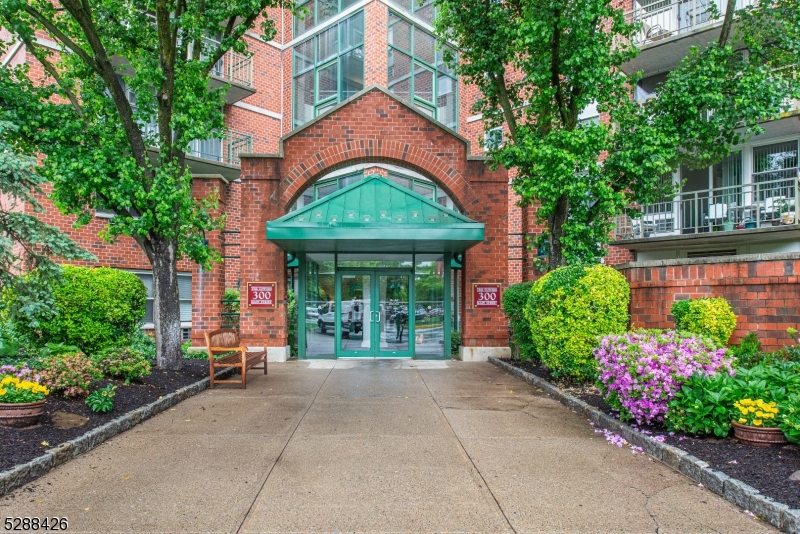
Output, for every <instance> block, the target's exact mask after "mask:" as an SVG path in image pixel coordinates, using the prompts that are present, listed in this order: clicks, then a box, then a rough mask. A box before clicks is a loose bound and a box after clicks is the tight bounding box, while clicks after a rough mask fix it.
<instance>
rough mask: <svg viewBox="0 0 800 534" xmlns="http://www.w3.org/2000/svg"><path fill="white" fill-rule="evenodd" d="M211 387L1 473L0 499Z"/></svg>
mask: <svg viewBox="0 0 800 534" xmlns="http://www.w3.org/2000/svg"><path fill="white" fill-rule="evenodd" d="M233 371H234V368H230V369H225V370H222V371H220V372H219V373H217V374H216V375H214V376H215V377H216V378H225V377H226V376H227V375H229V374H232V372H233ZM208 386H209V380H208V377H206V378H204V379H202V380H200V381H198V382H195V383H194V384H189V385H188V386H185V387H182V388H181V389H178V390H176V391H173V392H172V393H169V394H167V395H164V396H163V397H160V398H159V399H158V400H156V401H154V402H151V403H150V404H145V405H144V406H140V407H139V408H136V409H135V410H131V411H130V412H128V413H126V414H124V415H122V416H120V417H117V418H116V419H113V420H111V421H109V422H108V423H106V424H104V425H101V426H99V427H97V428H94V429H92V430H90V431H89V432H87V433H86V434H83V435H82V436H78V437H77V438H75V439H71V440H69V441H65V442H64V443H62V444H61V445H58V446H57V447H53V448H52V449H48V450H47V451H46V452H45V453H44V454H43V455H41V456H39V457H38V458H34V459H33V460H31V461H30V462H27V463H24V464H19V465H17V466H15V467H12V468H11V469H9V470H8V471H3V472H2V473H0V496H2V495H5V494H6V493H9V492H11V491H13V490H15V489H17V488H19V487H21V486H23V485H25V484H27V483H28V482H31V481H33V480H34V479H37V478H39V477H40V476H42V475H44V474H45V473H47V472H48V471H50V470H51V469H53V468H55V467H56V466H58V465H61V464H63V463H66V462H68V461H69V460H71V459H72V458H74V457H76V456H78V455H79V454H83V453H84V452H87V451H90V450H92V449H94V448H95V447H97V446H98V445H100V444H101V443H103V442H104V441H107V440H109V439H111V438H113V437H114V436H116V435H117V434H121V433H122V432H125V431H126V430H128V429H130V428H131V427H134V426H136V425H138V424H139V423H141V422H142V421H144V420H145V419H149V418H150V417H153V416H154V415H157V414H159V413H161V412H163V411H166V410H168V409H170V408H172V407H173V406H175V405H176V404H178V403H179V402H181V401H183V400H186V399H188V398H189V397H193V396H195V395H197V394H198V393H200V392H201V391H203V390H205V389H208Z"/></svg>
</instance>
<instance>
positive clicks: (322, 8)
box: [317, 0, 339, 24]
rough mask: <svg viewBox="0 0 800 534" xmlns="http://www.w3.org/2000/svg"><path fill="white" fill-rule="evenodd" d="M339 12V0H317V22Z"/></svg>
mask: <svg viewBox="0 0 800 534" xmlns="http://www.w3.org/2000/svg"><path fill="white" fill-rule="evenodd" d="M337 13H339V0H317V24H322V23H323V22H325V21H326V20H328V19H329V18H331V17H333V16H334V15H336V14H337Z"/></svg>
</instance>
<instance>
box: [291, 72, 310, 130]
mask: <svg viewBox="0 0 800 534" xmlns="http://www.w3.org/2000/svg"><path fill="white" fill-rule="evenodd" d="M293 115H294V125H295V127H297V126H300V125H303V124H305V123H307V122H308V121H310V120H311V119H313V118H314V71H309V72H307V73H305V74H302V75H300V76H298V77H297V78H295V79H294V110H293Z"/></svg>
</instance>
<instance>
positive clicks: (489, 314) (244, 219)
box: [220, 87, 508, 356]
mask: <svg viewBox="0 0 800 534" xmlns="http://www.w3.org/2000/svg"><path fill="white" fill-rule="evenodd" d="M240 157H241V160H242V164H241V181H242V184H241V210H240V221H239V226H240V228H241V234H240V247H239V255H240V260H239V262H240V275H241V283H242V287H246V284H247V283H248V282H276V283H277V284H278V287H277V290H278V306H277V307H276V308H275V309H263V308H254V309H248V308H247V302H246V294H245V293H244V292H243V293H242V299H243V302H242V307H241V309H242V312H241V317H240V331H241V336H242V339H243V340H244V341H245V342H248V343H251V344H257V341H258V340H263V341H264V343H266V344H267V345H268V346H270V347H275V350H278V347H285V346H286V344H287V318H286V307H285V303H284V301H283V297H284V296H285V295H286V290H287V287H286V254H285V253H284V251H283V250H281V249H280V248H278V246H277V245H275V244H273V243H271V242H269V241H268V240H267V236H266V234H265V228H266V223H267V222H268V221H272V220H275V219H277V218H279V217H282V216H283V215H285V214H286V213H287V211H288V209H289V207H290V206H291V205H292V203H293V202H294V201H295V199H296V198H297V197H298V196H299V194H300V193H301V192H302V191H303V190H304V189H306V188H307V187H308V186H310V185H311V184H313V183H314V182H315V181H317V180H319V179H320V178H321V177H323V176H325V175H327V174H329V173H331V172H333V171H335V170H338V169H341V168H344V167H346V166H349V165H353V164H361V163H391V164H395V165H398V166H401V167H406V168H409V169H412V170H414V171H416V172H418V173H420V174H422V175H423V176H425V177H427V178H429V179H431V180H433V181H434V182H436V183H437V185H439V186H440V187H442V189H443V190H444V191H445V192H446V193H447V194H448V196H450V198H451V199H452V200H453V202H455V203H456V205H457V206H458V207H459V208H460V209H461V210H462V212H463V213H464V214H465V215H467V216H468V217H469V218H471V219H473V220H475V221H478V222H481V223H484V226H485V230H484V236H485V239H484V241H483V242H482V243H479V244H477V245H475V246H474V247H472V248H470V249H469V250H468V251H467V253H466V255H465V262H464V268H463V271H462V275H461V276H460V277H459V286H460V290H459V292H460V294H461V295H465V296H466V295H469V296H470V297H471V294H472V293H471V291H472V284H473V283H498V284H500V285H501V286H502V287H506V286H507V285H508V246H507V245H508V172H507V171H506V170H505V169H502V168H500V169H496V170H492V169H490V168H489V166H488V165H487V164H486V163H487V162H486V160H485V158H482V157H473V156H470V144H469V142H468V141H467V140H466V139H464V138H463V137H461V136H459V135H458V134H457V133H455V132H453V131H451V130H448V129H447V128H445V127H444V126H442V125H441V124H439V123H437V122H436V121H433V120H431V119H430V118H429V117H427V116H426V115H423V114H421V113H419V112H418V111H417V110H415V109H413V108H411V107H409V106H408V105H407V104H406V103H404V102H401V101H399V100H398V99H397V98H396V97H395V96H393V95H391V94H389V93H388V92H386V90H385V89H383V88H380V87H369V88H367V89H365V90H364V91H362V92H361V93H359V94H358V95H356V96H354V97H353V98H351V99H349V100H347V101H345V102H342V103H341V104H340V105H339V106H337V107H336V108H334V109H333V110H331V111H329V112H328V113H326V114H324V115H322V116H320V117H318V118H317V119H315V120H314V121H312V122H310V123H309V124H307V125H306V126H304V127H303V128H300V129H298V130H295V131H294V132H292V133H291V134H289V135H288V136H287V137H285V138H284V139H282V140H281V142H280V149H279V153H278V154H245V155H240ZM220 298H221V297H220ZM459 316H460V317H461V328H462V338H463V341H464V346H465V347H468V348H469V349H475V350H472V351H471V352H470V353H471V354H483V355H484V356H485V355H486V354H490V353H493V352H492V351H493V350H495V349H498V348H502V350H506V348H507V347H508V324H507V321H506V318H505V315H504V313H503V310H502V309H501V308H493V309H473V308H472V305H471V302H470V301H468V300H467V299H464V300H461V302H460V311H459ZM494 354H497V352H494Z"/></svg>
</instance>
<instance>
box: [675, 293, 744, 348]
mask: <svg viewBox="0 0 800 534" xmlns="http://www.w3.org/2000/svg"><path fill="white" fill-rule="evenodd" d="M670 313H672V316H673V317H674V318H675V329H676V330H679V331H681V332H690V333H692V334H699V335H702V336H707V337H710V338H711V339H712V340H713V341H714V343H716V344H717V346H719V347H724V346H726V345H727V344H728V339H730V337H731V334H733V331H734V330H736V315H734V313H733V310H732V309H731V305H730V304H728V301H727V300H725V299H724V298H722V297H714V298H706V297H703V298H699V299H689V300H679V301H677V302H675V303H674V304H673V305H672V309H670Z"/></svg>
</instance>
